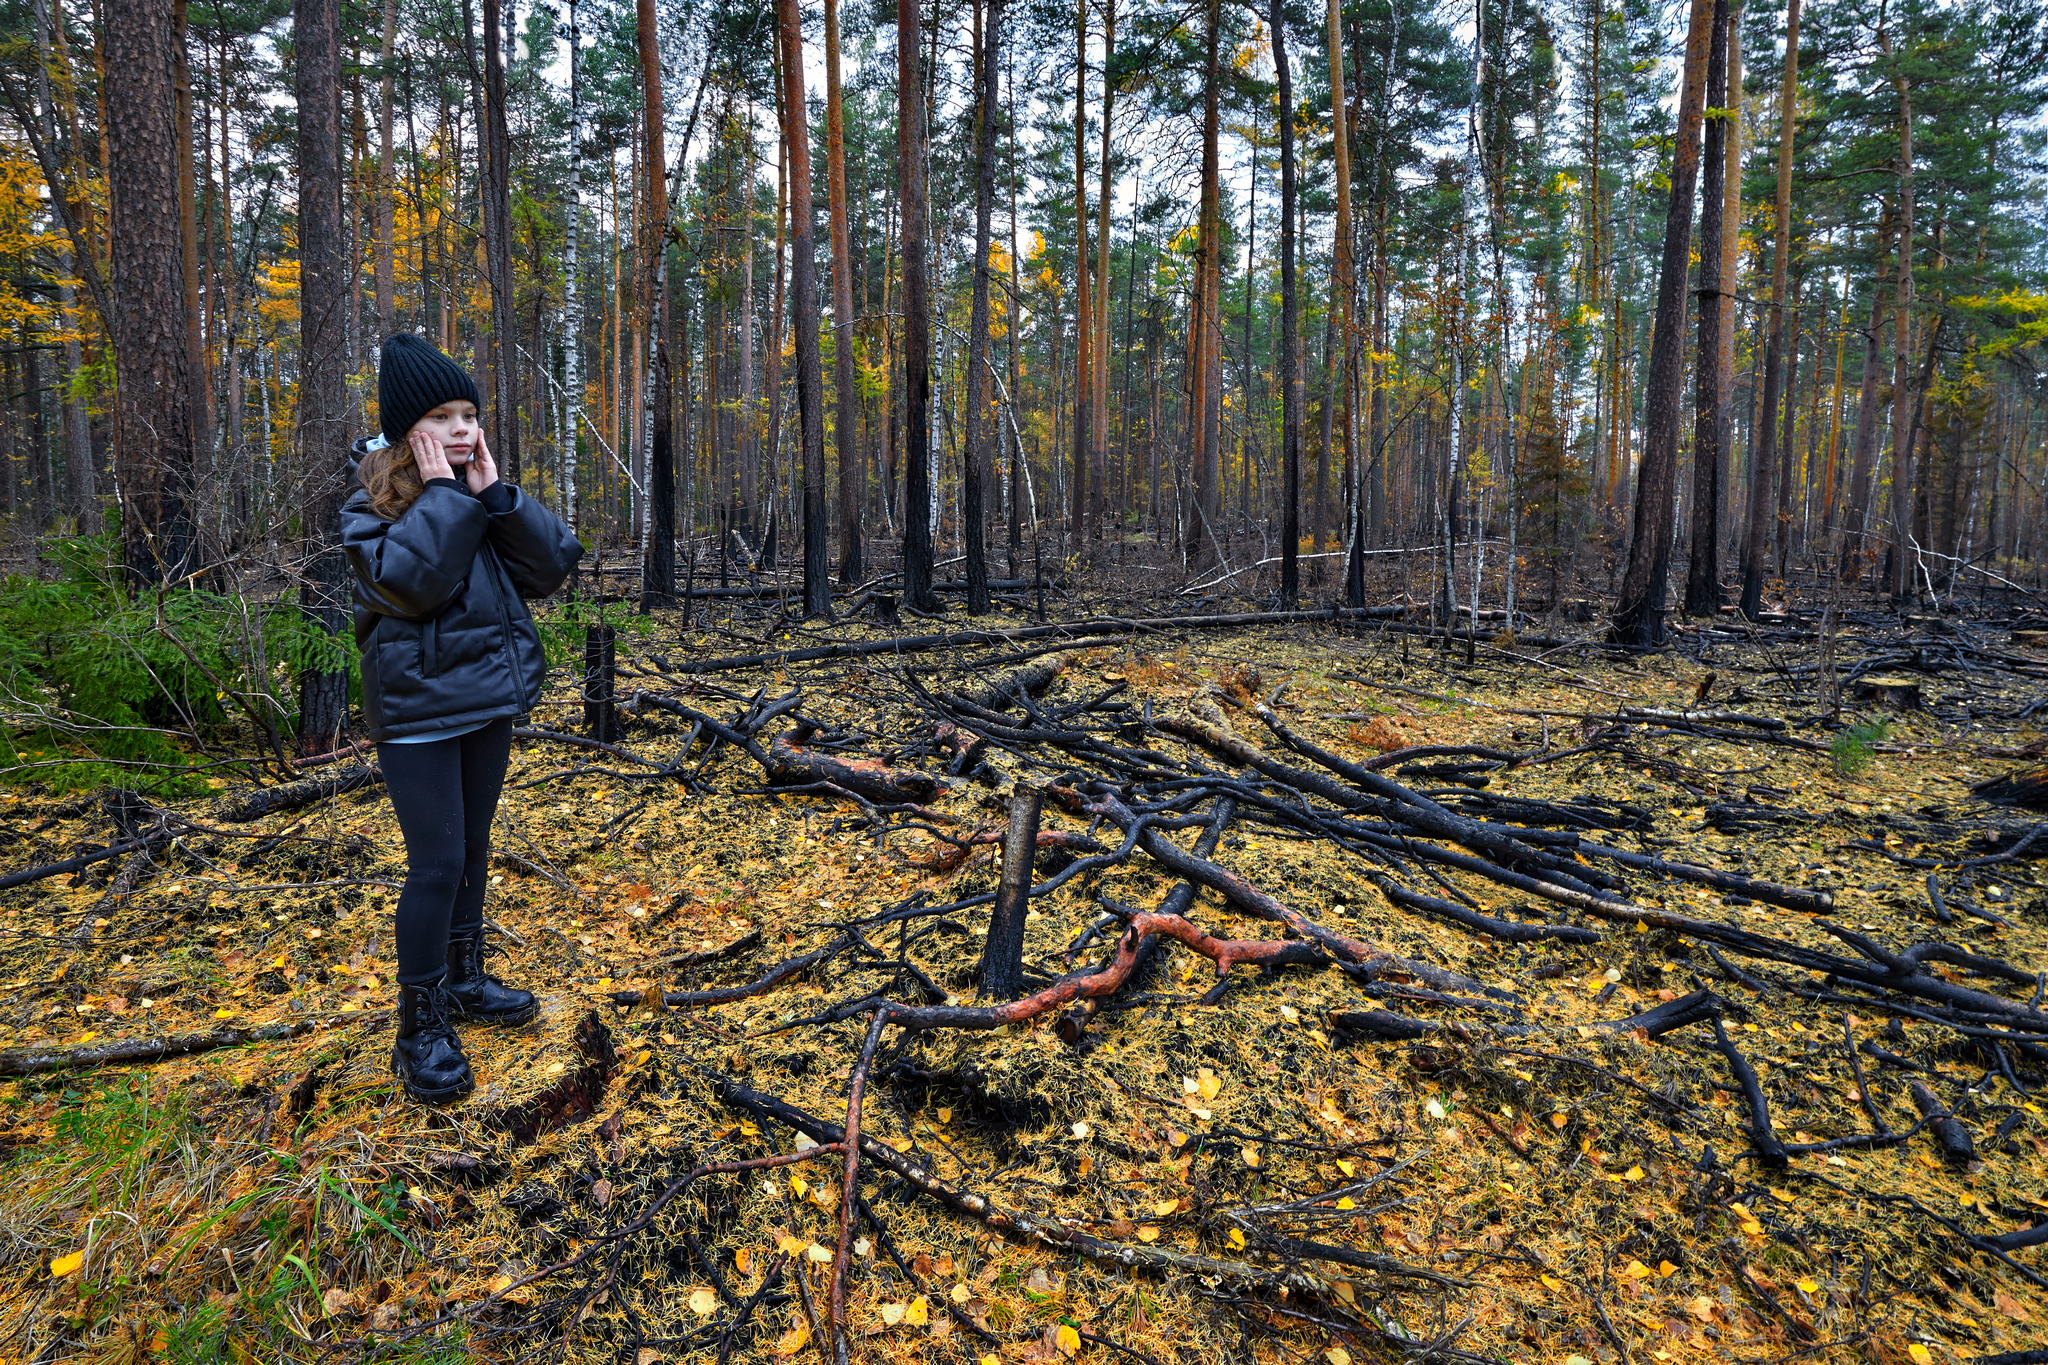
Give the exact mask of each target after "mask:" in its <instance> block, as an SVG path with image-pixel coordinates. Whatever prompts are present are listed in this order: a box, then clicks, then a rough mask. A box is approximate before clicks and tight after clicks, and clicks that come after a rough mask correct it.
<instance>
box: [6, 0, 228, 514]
mask: <svg viewBox="0 0 2048 1365" xmlns="http://www.w3.org/2000/svg"><path fill="white" fill-rule="evenodd" d="M35 23H36V54H37V56H38V57H39V58H40V59H41V60H40V62H39V64H38V67H37V79H36V93H37V97H38V103H39V104H40V107H41V122H42V130H43V141H44V142H45V143H46V144H47V145H48V146H49V147H50V148H51V149H52V150H53V153H54V149H56V148H57V147H58V145H59V143H58V131H57V130H58V127H59V123H58V118H57V107H56V105H57V102H56V100H55V98H53V94H52V91H51V88H50V84H51V82H50V76H51V74H52V72H53V71H54V72H55V73H56V74H57V75H58V76H59V77H60V78H61V80H62V82H63V85H64V88H65V89H66V90H67V91H68V90H69V89H70V79H71V64H70V61H69V59H68V58H67V57H66V56H65V55H64V51H63V48H62V46H61V40H62V34H61V33H60V32H58V30H57V29H56V27H55V26H54V25H53V24H52V22H51V5H50V0H36V5H35ZM67 105H68V95H67ZM64 127H65V128H66V131H67V132H69V133H70V135H71V143H72V146H71V153H72V155H73V156H74V157H75V156H76V155H77V147H76V142H77V133H76V131H75V128H76V120H75V119H67V120H65V123H64ZM222 156H223V167H225V156H226V149H225V147H223V149H222ZM221 181H222V184H223V186H225V184H226V181H227V175H226V173H225V169H223V173H222V175H221ZM68 189H69V186H68V185H62V184H53V185H52V186H51V187H50V192H51V193H52V194H53V195H54V194H59V193H63V192H67V191H68ZM70 216H71V217H72V218H73V219H74V221H75V219H76V210H73V211H72V213H71V215H70ZM224 221H228V220H224ZM230 245H231V247H232V244H230ZM229 255H230V257H232V255H233V252H232V249H231V250H230V252H229ZM76 256H77V247H76V246H75V245H72V244H71V243H70V242H68V241H67V243H66V244H65V246H64V247H63V248H60V259H65V258H75V257H76ZM66 264H67V268H66V269H64V270H61V271H59V272H58V275H57V311H58V314H59V315H60V316H61V317H64V318H66V319H69V318H70V317H71V316H72V315H73V313H74V312H75V311H76V310H77V307H78V297H77V291H76V289H75V287H74V286H73V285H72V283H71V279H72V274H73V272H74V271H75V272H77V273H79V274H83V273H84V272H85V271H86V270H89V269H91V267H92V263H91V262H90V261H89V260H80V259H68V260H67V262H66ZM231 275H232V272H231ZM230 318H231V319H232V310H230ZM230 325H231V326H232V322H230ZM62 344H63V350H64V365H63V369H62V370H61V371H60V372H59V374H58V391H59V394H60V395H61V396H60V398H59V404H60V406H59V407H58V410H57V422H58V429H59V432H60V435H61V438H62V442H63V451H64V466H65V471H66V475H67V486H68V488H69V491H70V494H71V509H70V510H71V513H72V515H73V516H74V517H75V518H76V519H77V526H78V529H79V531H80V532H81V533H88V532H91V531H94V530H97V529H98V528H97V527H95V526H92V525H91V524H90V523H91V519H92V515H93V513H94V512H95V511H96V510H97V508H98V502H99V499H98V493H97V488H96V485H97V483H98V480H97V478H96V477H95V475H96V472H97V471H96V470H95V469H94V467H93V455H92V426H91V416H90V414H89V413H88V412H87V411H86V406H85V403H84V402H83V401H81V399H80V398H79V397H78V396H77V392H76V391H77V389H78V388H79V387H80V386H81V385H82V383H83V379H84V376H83V375H82V373H81V371H82V370H83V369H84V368H85V349H84V347H83V346H82V345H81V344H80V343H79V339H78V329H77V328H76V327H73V326H70V325H67V326H66V327H65V328H64V341H63V343H62Z"/></svg>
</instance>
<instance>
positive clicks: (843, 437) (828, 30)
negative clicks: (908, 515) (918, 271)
mask: <svg viewBox="0 0 2048 1365" xmlns="http://www.w3.org/2000/svg"><path fill="white" fill-rule="evenodd" d="M825 198H826V212H827V214H828V215H829V216H830V221H831V234H832V330H833V333H834V354H833V357H832V370H833V391H832V423H833V436H834V438H835V440H836V443H837V447H838V451H839V581H840V582H841V583H844V584H846V585H847V586H848V587H851V586H853V585H854V584H855V583H858V582H859V581H860V578H861V572H862V565H861V534H860V531H861V526H860V492H861V488H860V485H861V477H860V476H861V463H860V452H859V447H858V445H857V444H856V437H857V436H858V435H859V431H858V423H857V414H858V413H859V411H860V391H859V388H858V386H857V384H856V382H855V380H854V368H853V350H854V327H855V318H854V307H853V244H852V233H851V232H850V231H849V225H848V222H847V215H846V103H845V99H844V97H843V95H842V92H841V87H840V82H839V0H825Z"/></svg>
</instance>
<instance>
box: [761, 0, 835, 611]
mask: <svg viewBox="0 0 2048 1365" xmlns="http://www.w3.org/2000/svg"><path fill="white" fill-rule="evenodd" d="M775 17H776V23H777V25H778V26H779V27H780V29H781V31H782V119H783V127H784V129H785V130H786V135H787V137H788V139H789V146H788V148H787V149H786V152H785V154H786V155H787V156H788V157H789V213H790V221H791V225H792V227H791V232H790V244H791V245H790V256H791V258H792V259H791V262H790V271H789V292H790V296H791V298H792V299H793V300H794V307H793V309H792V311H793V312H794V313H795V315H796V316H795V322H796V405H797V418H798V420H799V422H801V424H802V427H803V436H802V439H803V465H804V615H805V616H829V615H831V613H832V565H831V563H830V561H829V560H828V559H827V558H826V549H827V544H826V536H825V377H824V369H823V367H822V365H821V364H820V358H819V354H818V308H817V299H818V244H817V229H816V224H817V216H816V214H815V213H814V212H813V211H812V208H811V135H810V131H809V129H808V127H807V124H806V120H805V117H804V39H803V29H802V27H801V26H800V21H799V19H798V15H797V0H775ZM842 374H843V371H842ZM844 420H845V415H844V410H843V409H842V414H841V421H842V424H843V423H844ZM845 446H846V443H845V442H844V441H843V440H842V442H841V446H840V449H841V458H844V452H845Z"/></svg>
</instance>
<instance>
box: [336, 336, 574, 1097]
mask: <svg viewBox="0 0 2048 1365" xmlns="http://www.w3.org/2000/svg"><path fill="white" fill-rule="evenodd" d="M477 407H478V399H477V390H476V384H475V382H474V381H473V380H471V378H470V377H469V374H468V372H467V371H465V370H464V369H463V368H462V367H461V366H460V365H457V364H456V363H455V362H454V361H453V360H450V359H449V358H448V357H447V356H445V355H443V354H442V353H441V352H440V351H438V350H436V349H435V348H434V347H433V346H431V345H429V344H428V343H427V342H425V341H422V340H420V339H419V338H418V337H415V336H411V335H409V334H406V333H399V334H398V335H396V336H392V337H390V338H388V339H387V340H386V341H385V342H384V345H383V349H382V351H381V353H380V355H379V359H378V363H377V411H378V416H379V419H380V425H381V426H382V428H383V432H382V434H381V435H379V436H377V437H374V438H367V439H364V440H359V441H357V442H356V443H355V446H354V448H353V452H354V456H355V458H354V459H352V460H351V461H350V462H349V473H350V475H351V477H352V482H353V483H354V484H355V485H356V486H355V488H354V489H353V491H351V492H350V493H349V495H348V500H347V501H346V502H344V503H343V504H342V508H341V538H342V545H343V547H344V548H345V549H346V550H347V552H348V558H349V565H350V567H351V568H352V569H354V571H355V633H356V645H357V647H358V648H359V649H361V651H362V665H363V714H364V716H365V718H366V719H367V720H368V722H369V732H370V738H371V739H373V740H375V741H376V742H377V761H378V763H379V764H380V765H381V766H382V767H383V769H384V787H385V790H387V791H389V792H390V793H391V804H392V807H393V808H394V809H395V810H396V811H397V813H398V825H399V828H400V830H402V831H403V832H404V835H405V857H406V875H405V888H404V890H402V891H400V892H399V896H398V925H397V928H398V1040H397V1042H395V1043H394V1044H393V1045H392V1048H391V1069H392V1070H393V1071H394V1072H396V1073H397V1075H398V1078H399V1080H400V1081H401V1082H403V1083H404V1085H405V1090H406V1093H407V1094H409V1095H411V1096H412V1097H413V1098H414V1099H416V1100H419V1101H420V1102H422V1103H425V1104H439V1103H442V1102H444V1101H447V1100H452V1099H456V1098H459V1097H460V1096H462V1095H466V1094H468V1093H469V1091H470V1089H471V1088H472V1087H473V1086H474V1085H475V1084H476V1082H475V1078H474V1077H473V1076H472V1075H471V1073H470V1069H469V1059H468V1058H467V1057H465V1056H464V1055H463V1052H462V1044H461V1042H460V1040H458V1039H457V1038H456V1036H455V1031H454V1027H453V1025H454V1022H455V1021H456V1020H470V1021H474V1022H477V1023H483V1024H503V1025H510V1024H523V1023H525V1022H526V1021H527V1020H529V1019H531V1018H533V1016H534V1015H535V1014H536V1013H537V1012H538V1011H539V1009H540V1006H539V1003H538V1002H537V1001H535V999H534V997H533V995H532V993H531V992H528V991H523V990H518V989H515V988H514V987H511V986H507V985H505V984H503V983H502V982H500V981H498V980H497V979H496V978H495V977H493V976H491V975H490V974H489V973H488V972H486V971H485V970H484V952H485V948H484V938H483V914H484V888H485V883H486V882H487V880H488V878H487V876H486V872H487V870H488V866H489V859H490V851H491V844H490V831H491V817H492V815H493V814H495V813H496V811H497V807H498V792H499V789H500V788H501V787H502V786H503V785H504V781H505V762H506V759H507V757H508V756H509V755H510V753H511V748H512V724H513V721H514V719H515V718H516V717H519V716H522V715H524V714H525V713H526V712H528V711H530V710H531V709H532V708H533V704H534V703H535V702H536V701H538V700H539V699H540V692H541V684H542V681H543V679H544V678H545V676H546V673H547V663H546V660H545V658H544V657H543V655H542V652H541V644H540V636H539V634H538V633H537V632H536V631H535V630H534V627H533V618H532V617H531V616H529V615H528V614H527V611H526V606H525V603H524V602H523V601H521V599H522V598H527V597H545V596H547V595H548V594H549V593H552V592H554V591H555V589H557V588H559V587H560V586H561V585H562V582H563V580H564V579H566V578H567V577H568V576H569V570H570V569H571V568H573V567H574V566H575V564H576V561H577V560H578V559H580V558H581V557H582V555H583V546H582V545H581V544H579V543H578V542H577V540H576V537H575V536H574V535H573V534H571V533H570V531H569V528H568V527H566V526H564V525H563V524H562V522H561V520H560V519H559V518H558V517H556V516H555V515H554V513H552V512H550V511H548V510H547V509H546V508H545V507H542V506H541V505H540V504H539V503H537V502H535V501H534V500H533V499H531V498H529V497H527V496H526V495H525V494H523V493H521V492H520V491H519V490H518V489H517V488H514V487H513V486H512V485H511V484H508V483H504V482H501V481H500V480H499V478H498V467H497V465H496V464H495V463H494V462H493V461H492V459H491V452H490V447H489V446H487V445H486V444H485V443H484V434H483V430H482V428H481V427H480V426H479V425H478V423H477Z"/></svg>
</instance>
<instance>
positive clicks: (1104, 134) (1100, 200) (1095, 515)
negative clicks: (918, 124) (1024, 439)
mask: <svg viewBox="0 0 2048 1365" xmlns="http://www.w3.org/2000/svg"><path fill="white" fill-rule="evenodd" d="M1115 59H1116V0H1102V126H1101V129H1100V135H1101V144H1100V145H1101V154H1100V155H1099V156H1098V157H1097V158H1096V162H1097V166H1096V173H1097V175H1098V177H1099V178H1100V188H1099V189H1097V191H1096V194H1095V281H1094V283H1095V288H1094V294H1095V341H1094V344H1093V345H1092V346H1091V347H1090V352H1091V354H1092V355H1093V357H1094V361H1093V364H1094V373H1095V394H1094V396H1093V397H1092V398H1091V399H1090V400H1089V403H1088V412H1089V423H1088V477H1089V480H1090V483H1089V498H1088V520H1089V524H1090V525H1091V526H1093V527H1094V530H1095V534H1096V535H1097V536H1098V537H1099V536H1101V535H1103V534H1104V533H1105V531H1106V529H1107V523H1106V522H1105V520H1104V506H1105V504H1106V503H1107V501H1108V497H1109V284H1110V281H1109V274H1110V269H1109V247H1110V229H1109V211H1110V200H1111V199H1112V197H1113V194H1112V191H1113V189H1114V184H1113V182H1112V180H1111V178H1110V173H1111V166H1110V159H1109V151H1110V148H1109V137H1110V130H1111V128H1112V127H1113V126H1114V124H1115V120H1116V82H1115V80H1113V79H1112V78H1111V74H1110V73H1111V68H1112V67H1113V65H1114V63H1115Z"/></svg>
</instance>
